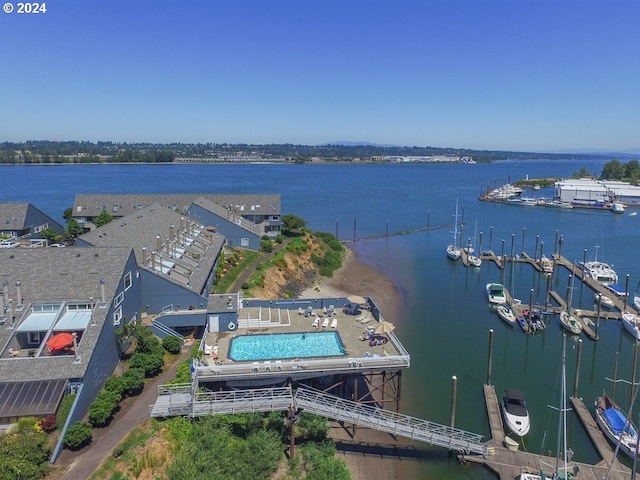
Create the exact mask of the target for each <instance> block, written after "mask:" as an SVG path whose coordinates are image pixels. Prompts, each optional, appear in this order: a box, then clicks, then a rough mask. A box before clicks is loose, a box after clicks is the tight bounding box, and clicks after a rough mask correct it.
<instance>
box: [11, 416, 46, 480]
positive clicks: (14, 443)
mask: <svg viewBox="0 0 640 480" xmlns="http://www.w3.org/2000/svg"><path fill="white" fill-rule="evenodd" d="M38 423H39V422H38V420H37V419H36V418H35V417H27V418H24V419H20V420H19V421H18V425H17V428H16V429H15V430H10V431H8V432H6V433H5V434H4V435H2V442H0V471H1V472H2V473H0V477H1V478H3V479H7V480H39V479H41V478H44V477H45V476H46V475H47V472H48V470H49V468H48V460H49V456H50V455H51V448H50V446H49V443H48V436H47V434H46V433H45V432H43V431H42V430H41V429H40V427H39V426H38Z"/></svg>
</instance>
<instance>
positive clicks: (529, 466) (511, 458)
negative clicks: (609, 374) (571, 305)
mask: <svg viewBox="0 0 640 480" xmlns="http://www.w3.org/2000/svg"><path fill="white" fill-rule="evenodd" d="M484 396H485V402H486V406H487V415H488V417H489V426H490V427H491V437H492V438H491V440H489V441H487V442H486V443H487V444H488V445H489V455H488V456H487V457H482V456H481V455H459V456H458V458H459V459H460V461H461V462H462V463H465V462H468V463H477V464H481V465H484V466H485V467H487V468H489V469H490V470H492V471H493V472H494V473H496V474H497V475H498V476H499V477H500V480H513V479H514V478H515V477H516V475H519V474H520V473H522V472H525V471H530V472H536V473H537V472H539V471H541V470H542V471H543V472H545V475H547V477H548V478H551V474H552V472H553V470H554V469H555V465H556V458H555V457H549V456H546V455H538V454H535V453H529V452H523V451H520V450H516V451H514V450H509V449H508V448H506V447H505V444H504V442H505V434H504V427H503V424H502V416H501V414H500V406H499V403H498V397H497V395H496V391H495V387H494V386H493V385H486V384H485V385H484ZM571 401H572V403H573V406H574V410H575V411H576V412H577V413H578V418H580V420H581V421H582V424H583V425H585V429H586V431H587V433H588V434H589V437H590V438H591V440H592V441H593V443H594V445H595V446H596V449H597V451H598V453H599V455H600V456H601V457H602V461H600V462H599V463H598V464H597V465H589V464H586V463H580V462H574V461H570V462H568V465H569V471H571V472H574V471H575V470H574V468H575V467H574V466H576V467H577V472H578V473H577V475H575V476H574V477H573V478H574V479H575V480H581V479H584V480H587V479H589V480H592V479H601V478H605V475H606V474H607V472H608V471H609V463H608V462H609V461H610V459H612V458H613V452H612V451H611V447H608V444H607V443H606V440H605V438H604V437H603V435H602V433H600V430H598V427H597V426H596V425H595V422H594V420H593V418H592V417H591V415H590V414H589V411H588V410H587V408H586V407H585V406H584V403H583V402H582V400H580V399H578V398H576V399H574V398H572V399H571ZM594 426H595V430H594V429H593V428H594ZM603 442H604V443H603ZM608 478H609V480H627V479H631V471H630V470H629V469H628V468H627V467H625V466H624V465H622V464H620V463H619V462H618V460H615V462H614V465H613V468H612V469H611V472H610V475H609V477H608Z"/></svg>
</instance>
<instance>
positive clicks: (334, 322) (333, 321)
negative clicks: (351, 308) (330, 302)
mask: <svg viewBox="0 0 640 480" xmlns="http://www.w3.org/2000/svg"><path fill="white" fill-rule="evenodd" d="M331 328H338V319H337V318H334V319H333V320H331Z"/></svg>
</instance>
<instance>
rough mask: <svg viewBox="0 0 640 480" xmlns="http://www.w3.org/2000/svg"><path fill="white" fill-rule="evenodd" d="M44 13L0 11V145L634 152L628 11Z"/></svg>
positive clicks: (375, 6) (217, 0)
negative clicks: (359, 144)
mask: <svg viewBox="0 0 640 480" xmlns="http://www.w3.org/2000/svg"><path fill="white" fill-rule="evenodd" d="M11 2H12V3H13V4H14V6H15V5H16V4H17V2H15V1H13V0H11ZM3 3H4V0H3ZM46 5H47V12H46V13H45V14H39V15H33V14H32V15H19V14H17V13H15V11H14V12H13V13H11V14H5V13H1V12H0V45H1V46H2V49H3V51H2V55H0V91H2V92H3V95H2V98H1V99H0V141H4V140H9V141H22V140H28V139H49V140H89V141H98V140H111V141H127V142H137V141H149V142H161V143H165V142H178V141H180V142H229V143H239V142H246V143H304V144H317V143H324V142H330V141H343V140H347V141H368V142H375V143H385V144H386V143H390V144H398V145H420V146H437V147H458V148H473V149H496V150H530V151H534V150H536V151H559V150H565V149H599V150H618V151H619V150H625V149H630V148H636V147H640V138H638V133H639V132H640V129H639V127H640V71H639V70H640V61H639V60H640V34H639V33H638V23H639V20H640V2H637V1H615V2H611V1H610V0H608V1H590V0H581V1H577V0H554V1H546V0H528V1H524V0H509V1H506V0H505V1H491V0H469V1H457V0H438V1H435V0H434V1H431V0H416V1H403V0H398V1H394V0H385V1H358V0H340V1H334V0H322V1H320V0H291V1H278V0H261V1H243V0H210V1H205V0H202V1H194V0H178V1H171V2H170V1H160V0H155V1H146V0H127V1H121V0H92V1H86V2H83V1H79V0H73V1H70V0H69V1H67V0H64V1H63V0H52V1H50V2H47V4H46Z"/></svg>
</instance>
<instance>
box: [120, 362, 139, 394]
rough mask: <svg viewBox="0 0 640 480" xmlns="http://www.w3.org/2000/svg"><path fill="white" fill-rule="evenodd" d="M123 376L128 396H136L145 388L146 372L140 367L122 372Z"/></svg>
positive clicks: (125, 391)
mask: <svg viewBox="0 0 640 480" xmlns="http://www.w3.org/2000/svg"><path fill="white" fill-rule="evenodd" d="M121 378H122V381H123V383H124V391H123V393H124V394H125V395H126V396H127V397H134V396H136V395H139V394H140V392H142V389H143V388H144V372H142V371H141V370H140V369H139V368H130V369H129V370H127V371H126V372H124V373H123V374H122V377H121Z"/></svg>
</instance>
